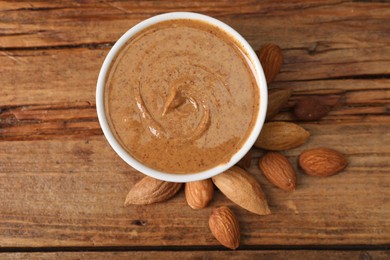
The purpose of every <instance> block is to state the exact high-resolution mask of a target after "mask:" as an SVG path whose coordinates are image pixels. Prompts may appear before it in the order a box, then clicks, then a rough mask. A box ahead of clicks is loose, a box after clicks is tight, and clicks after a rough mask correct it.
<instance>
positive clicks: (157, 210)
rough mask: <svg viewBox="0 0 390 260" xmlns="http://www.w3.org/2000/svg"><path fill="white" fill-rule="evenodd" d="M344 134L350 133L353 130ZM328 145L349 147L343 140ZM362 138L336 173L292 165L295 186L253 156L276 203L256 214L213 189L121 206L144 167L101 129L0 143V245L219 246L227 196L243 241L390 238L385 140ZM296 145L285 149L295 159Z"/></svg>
mask: <svg viewBox="0 0 390 260" xmlns="http://www.w3.org/2000/svg"><path fill="white" fill-rule="evenodd" d="M323 128H324V127H321V128H320V129H321V130H322V131H324V132H325V133H326V132H327V131H326V130H324V129H323ZM329 129H330V128H329V126H328V130H329ZM311 131H312V132H313V135H314V136H318V137H317V138H316V139H314V140H310V142H309V143H307V144H306V146H305V147H311V146H315V145H316V144H317V143H323V142H324V140H322V141H321V138H324V139H325V140H327V137H328V135H327V134H321V132H320V131H316V130H315V128H313V129H311ZM330 132H332V131H330ZM344 132H345V131H344ZM355 133H356V132H355ZM345 135H346V136H349V138H351V139H352V140H353V139H354V131H349V132H345ZM388 137H389V136H388ZM388 137H386V138H387V140H388ZM364 139H365V140H367V139H368V138H367V137H366V138H364ZM328 145H329V144H328ZM332 146H334V147H335V148H336V149H340V150H341V151H343V152H347V153H351V152H349V151H348V150H345V149H344V148H343V146H342V144H333V145H332ZM364 146H369V147H371V146H372V145H371V144H370V141H369V140H367V141H366V143H362V142H360V143H356V142H355V143H354V142H352V143H351V144H349V146H348V148H349V149H350V150H351V151H353V153H354V154H352V153H351V155H350V165H349V166H348V168H347V170H346V171H345V172H343V173H342V174H340V175H337V176H333V177H331V178H327V179H323V178H314V177H311V176H306V175H304V174H301V173H300V174H298V187H297V190H296V191H295V192H294V193H292V194H290V193H285V192H283V191H280V190H278V189H277V188H274V187H273V186H272V185H270V184H269V183H268V182H267V181H266V180H265V178H264V177H263V176H262V175H261V174H260V172H259V170H258V169H257V166H256V165H255V164H252V165H253V166H252V168H250V169H249V171H250V172H252V173H254V174H255V176H256V178H258V180H259V181H260V182H261V183H262V184H263V186H264V190H265V193H266V194H267V197H268V198H269V203H270V208H271V211H272V212H273V214H272V215H270V216H263V217H260V216H256V215H254V214H251V213H249V212H247V211H245V210H243V209H241V208H239V207H237V206H236V205H234V204H232V203H231V202H230V201H229V200H228V199H226V198H225V197H224V196H222V195H221V194H220V193H219V192H217V194H216V196H215V198H214V200H213V202H212V203H211V205H210V206H209V207H208V208H206V209H204V210H200V211H194V210H192V209H191V208H189V207H188V206H187V204H186V201H185V198H184V194H183V192H181V193H180V194H179V196H176V197H175V198H174V199H172V200H170V201H169V202H166V203H162V204H155V205H149V206H134V207H130V208H124V207H123V201H124V199H125V197H126V194H127V192H128V190H129V189H130V187H132V186H133V185H134V184H135V182H136V181H137V180H139V178H141V176H142V175H141V174H139V173H137V172H135V171H134V170H132V169H131V168H130V167H129V166H127V165H126V164H125V163H124V162H122V161H121V159H120V158H118V156H116V155H115V154H114V152H113V151H112V150H111V148H110V147H109V145H108V144H107V142H106V141H105V140H104V138H103V137H102V136H99V137H91V138H88V139H80V140H67V141H66V142H64V141H63V140H53V141H50V140H49V141H45V142H42V141H9V142H2V153H1V154H0V158H1V161H0V172H1V174H0V179H1V180H0V190H1V193H0V200H1V201H2V202H3V206H2V209H1V215H0V223H1V224H0V228H1V232H0V244H1V245H2V246H8V247H11V246H23V247H26V246H103V245H112V246H125V245H126V246H130V245H131V246H159V245H187V246H189V245H218V243H217V242H216V240H214V239H213V237H212V235H211V234H210V232H209V230H208V226H207V219H208V215H209V214H210V212H211V210H212V208H213V207H216V206H219V205H228V206H230V207H232V208H233V210H234V212H235V213H236V214H237V216H238V218H239V221H240V223H241V226H242V245H275V244H280V245H308V244H314V245H317V244H321V245H353V244H365V245H375V244H388V243H390V237H389V234H390V223H389V222H388V221H387V220H388V219H389V218H390V211H389V210H388V209H389V206H390V201H389V199H388V198H389V197H390V189H389V188H390V185H389V184H390V182H389V174H388V171H387V169H389V167H390V165H389V161H388V155H386V153H384V152H383V150H386V149H388V148H386V147H383V148H382V150H381V149H378V150H376V151H370V152H359V151H360V150H362V149H364ZM305 147H302V148H299V149H304V148H305ZM299 149H297V150H292V151H291V152H290V155H289V156H290V159H291V160H292V162H294V165H296V163H295V161H296V155H297V154H298V152H299ZM254 230H256V231H255V232H254Z"/></svg>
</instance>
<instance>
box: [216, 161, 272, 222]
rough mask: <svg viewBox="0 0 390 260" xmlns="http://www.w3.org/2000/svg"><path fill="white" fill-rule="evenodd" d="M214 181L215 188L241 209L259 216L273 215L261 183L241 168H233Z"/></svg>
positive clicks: (219, 175)
mask: <svg viewBox="0 0 390 260" xmlns="http://www.w3.org/2000/svg"><path fill="white" fill-rule="evenodd" d="M212 179H213V182H214V184H215V186H217V187H218V189H219V190H220V191H221V192H222V193H223V194H225V196H226V197H228V198H229V199H230V200H231V201H233V202H234V203H236V204H237V205H239V206H240V207H242V208H244V209H246V210H248V211H250V212H253V213H255V214H258V215H269V214H271V211H270V210H269V208H268V203H267V200H266V198H265V195H264V193H263V190H262V189H261V186H260V183H258V182H257V180H256V179H255V178H254V177H253V176H252V175H250V174H249V173H248V172H246V171H245V170H243V169H241V168H240V167H237V166H233V167H232V168H230V169H228V170H226V171H225V172H223V173H220V174H218V175H217V176H214V177H213V178H212Z"/></svg>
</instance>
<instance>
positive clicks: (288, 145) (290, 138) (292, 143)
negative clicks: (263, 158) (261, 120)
mask: <svg viewBox="0 0 390 260" xmlns="http://www.w3.org/2000/svg"><path fill="white" fill-rule="evenodd" d="M309 136H310V133H309V132H308V131H306V130H305V129H304V128H302V127H300V126H299V125H297V124H294V123H288V122H269V123H265V124H264V126H263V129H262V130H261V133H260V135H259V137H258V138H257V140H256V142H255V146H256V147H258V148H262V149H265V150H271V151H284V150H289V149H292V148H295V147H298V146H300V145H302V144H304V143H305V142H306V140H307V139H308V138H309Z"/></svg>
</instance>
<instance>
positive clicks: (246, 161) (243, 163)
mask: <svg viewBox="0 0 390 260" xmlns="http://www.w3.org/2000/svg"><path fill="white" fill-rule="evenodd" d="M251 163H252V150H249V151H248V152H247V153H246V154H245V156H244V157H242V159H241V160H240V161H239V162H238V163H237V165H238V166H240V167H241V168H243V169H248V168H250V167H251Z"/></svg>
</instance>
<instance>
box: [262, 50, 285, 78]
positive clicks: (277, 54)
mask: <svg viewBox="0 0 390 260" xmlns="http://www.w3.org/2000/svg"><path fill="white" fill-rule="evenodd" d="M256 54H257V56H258V57H259V59H260V63H261V66H262V67H263V71H264V75H265V78H266V80H267V84H268V83H270V82H272V81H273V80H274V79H275V77H276V75H277V74H278V73H279V71H280V68H281V67H282V64H283V55H282V50H281V49H280V47H279V46H278V45H276V44H273V43H267V44H265V45H263V46H261V48H260V50H259V51H257V52H256Z"/></svg>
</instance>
